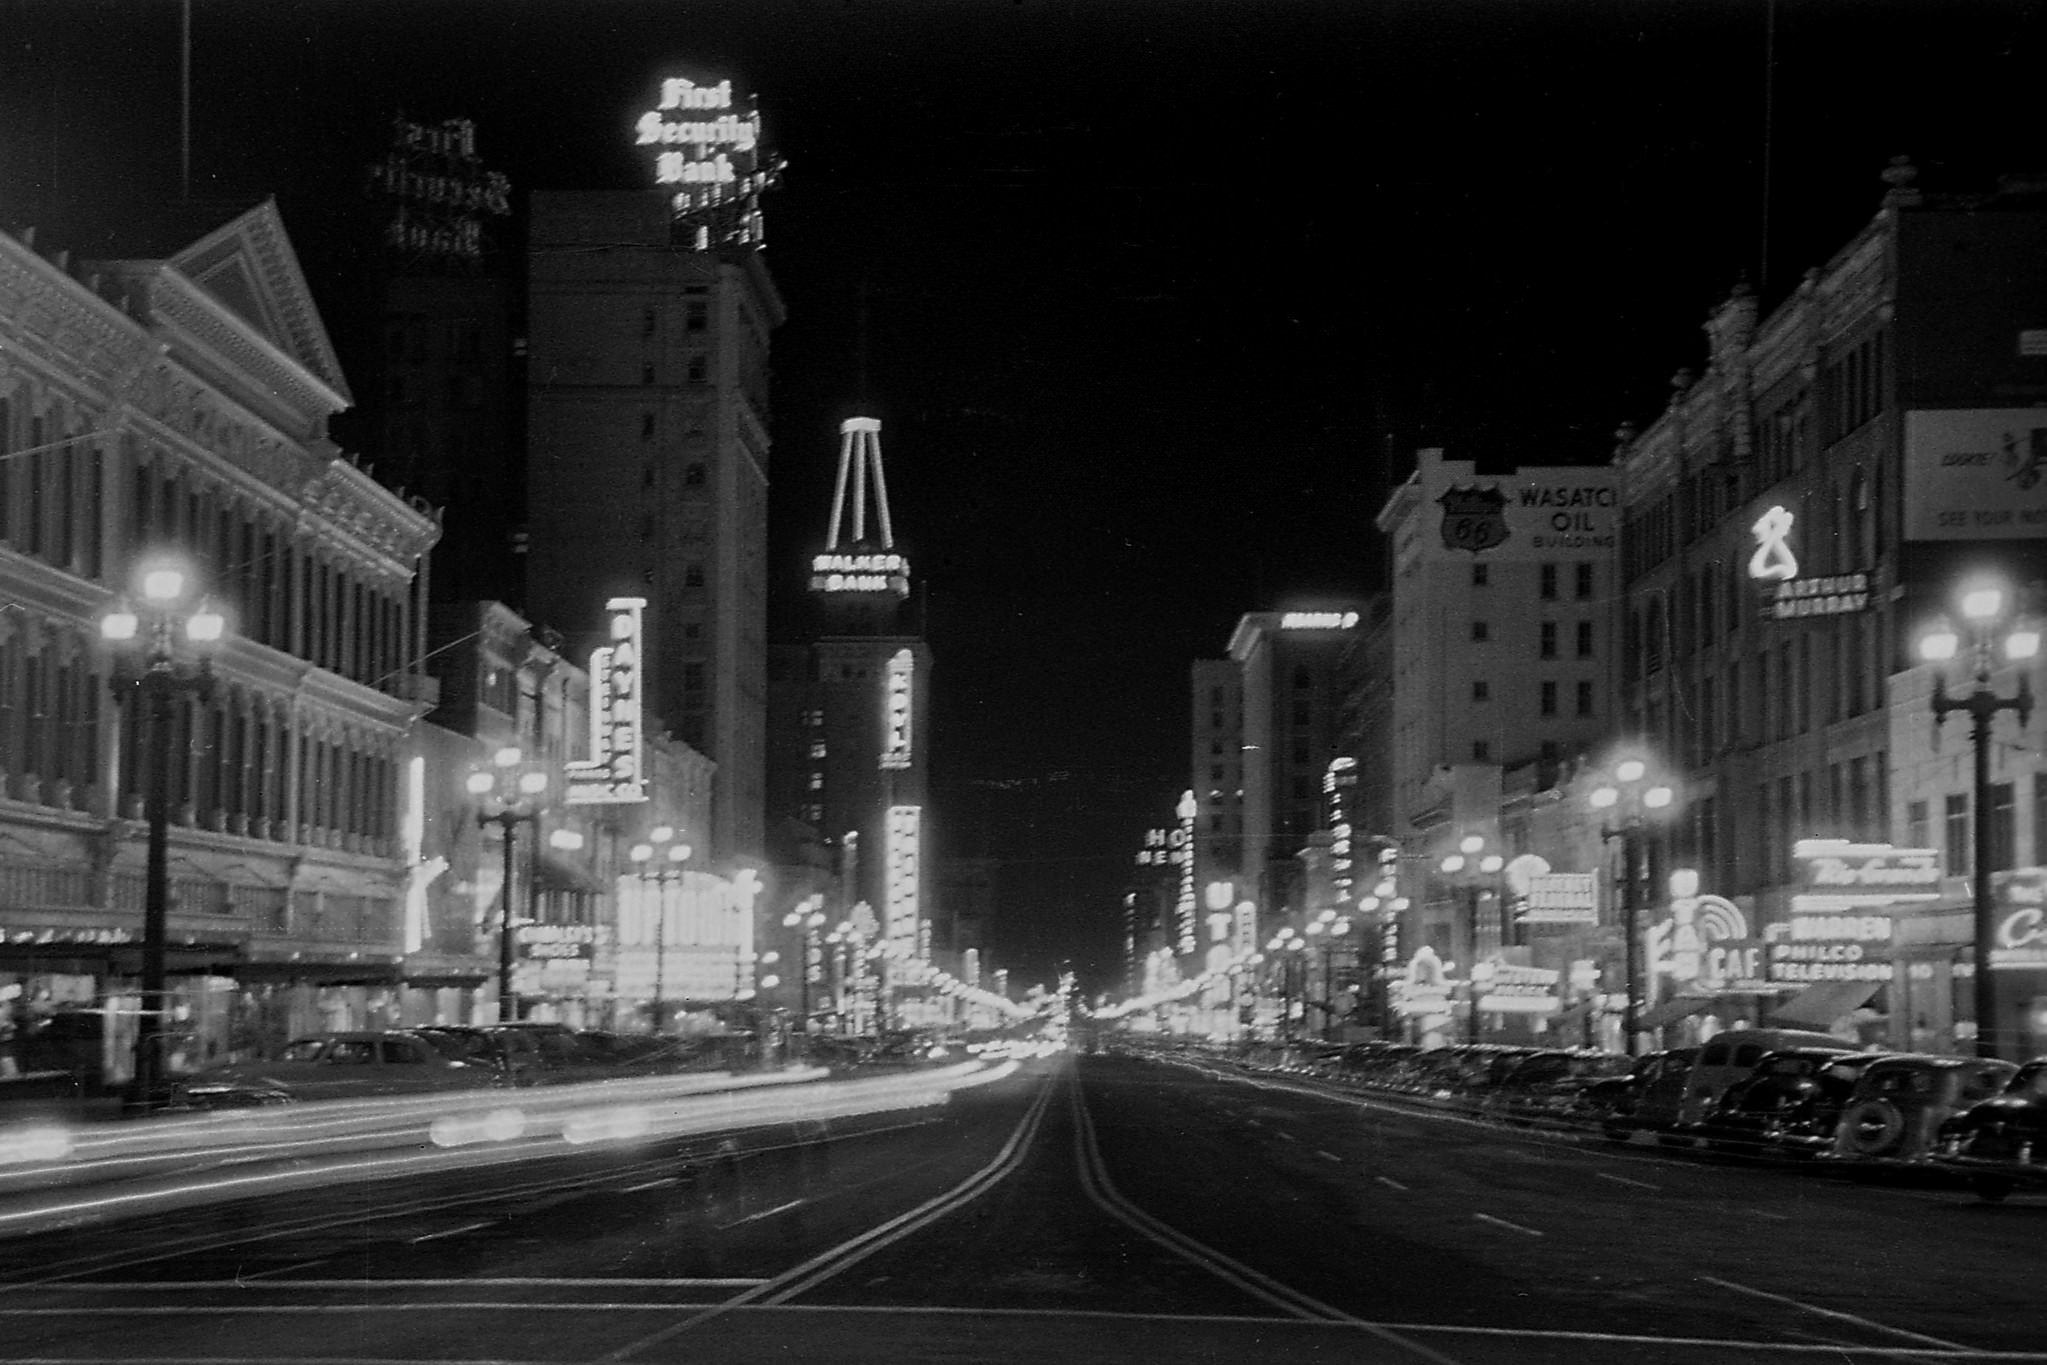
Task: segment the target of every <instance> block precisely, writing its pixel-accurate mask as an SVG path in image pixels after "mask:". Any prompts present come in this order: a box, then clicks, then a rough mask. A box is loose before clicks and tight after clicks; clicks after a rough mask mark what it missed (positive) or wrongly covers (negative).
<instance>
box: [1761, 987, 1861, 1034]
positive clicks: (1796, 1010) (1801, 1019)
mask: <svg viewBox="0 0 2047 1365" xmlns="http://www.w3.org/2000/svg"><path fill="white" fill-rule="evenodd" d="M1881 985H1883V982H1881V981H1822V982H1820V983H1818V984H1817V985H1813V986H1807V987H1806V988H1805V989H1804V990H1802V991H1800V992H1799V993H1798V994H1797V995H1794V996H1792V997H1791V998H1790V999H1789V1000H1786V1001H1785V1002H1784V1003H1783V1004H1781V1005H1779V1006H1777V1008H1776V1009H1774V1010H1771V1011H1770V1021H1771V1022H1772V1023H1775V1024H1788V1025H1791V1026H1794V1027H1802V1028H1814V1029H1819V1030H1820V1031H1821V1032H1826V1031H1828V1030H1830V1029H1832V1027H1833V1026H1834V1023H1835V1021H1837V1020H1839V1019H1840V1018H1842V1017H1843V1016H1844V1015H1849V1014H1853V1013H1854V1012H1855V1011H1856V1010H1859V1009H1861V1008H1862V1007H1863V1006H1864V1005H1866V1004H1868V1003H1869V997H1871V996H1872V995H1875V994H1876V992H1877V988H1878V987H1879V986H1881Z"/></svg>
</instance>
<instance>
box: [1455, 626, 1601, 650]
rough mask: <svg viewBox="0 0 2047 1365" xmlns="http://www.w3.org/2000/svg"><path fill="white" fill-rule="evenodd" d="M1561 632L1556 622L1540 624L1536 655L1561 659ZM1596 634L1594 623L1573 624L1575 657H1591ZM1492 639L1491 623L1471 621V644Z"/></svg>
mask: <svg viewBox="0 0 2047 1365" xmlns="http://www.w3.org/2000/svg"><path fill="white" fill-rule="evenodd" d="M1562 632H1563V626H1562V623H1560V622H1556V621H1544V622H1542V623H1541V624H1540V626H1539V627H1538V628H1537V630H1536V654H1537V655H1538V656H1539V657H1541V658H1544V659H1556V658H1561V657H1562V656H1561V654H1560V653H1559V652H1558V648H1559V647H1558V641H1559V639H1560V638H1561V637H1562ZM1596 633H1597V632H1596V624H1595V623H1594V622H1591V621H1578V622H1574V623H1573V626H1572V641H1573V645H1574V647H1575V649H1576V651H1577V657H1579V658H1581V659H1589V658H1591V657H1592V652H1593V640H1594V638H1595V636H1596ZM1492 638H1493V627H1492V623H1491V622H1489V621H1482V620H1473V621H1472V623H1471V641H1472V643H1473V644H1480V645H1482V644H1487V643H1490V642H1491V640H1492Z"/></svg>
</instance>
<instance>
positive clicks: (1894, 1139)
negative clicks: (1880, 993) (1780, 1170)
mask: <svg viewBox="0 0 2047 1365" xmlns="http://www.w3.org/2000/svg"><path fill="white" fill-rule="evenodd" d="M2017 1070H2018V1067H2017V1066H2016V1065H2015V1064H2014V1063H2012V1062H2005V1061H1999V1060H1997V1059H1996V1058H1994V1057H1948V1056H1936V1055H1932V1054H1926V1053H1899V1054H1893V1055H1891V1056H1886V1057H1880V1058H1878V1059H1877V1060H1876V1061H1874V1062H1871V1063H1870V1064H1869V1066H1868V1067H1867V1068H1865V1069H1864V1070H1863V1073H1862V1077H1861V1079H1859V1080H1857V1081H1856V1082H1855V1089H1854V1090H1853V1091H1851V1092H1850V1093H1849V1096H1848V1102H1847V1103H1846V1104H1845V1105H1843V1106H1842V1108H1841V1117H1840V1119H1839V1120H1838V1121H1837V1122H1836V1123H1835V1125H1834V1142H1833V1146H1832V1147H1831V1148H1830V1149H1829V1150H1828V1151H1827V1152H1826V1153H1824V1155H1826V1156H1828V1157H1830V1158H1832V1159H1833V1160H1835V1161H1839V1162H1842V1163H1846V1164H1848V1165H1850V1166H1853V1167H1858V1168H1861V1169H1865V1170H1867V1169H1874V1168H1880V1167H1884V1166H1905V1165H1916V1164H1926V1163H1928V1162H1929V1161H1930V1159H1931V1158H1932V1156H1933V1151H1934V1144H1935V1141H1936V1139H1937V1138H1938V1136H1939V1134H1940V1126H1941V1125H1942V1124H1943V1123H1945V1122H1947V1120H1949V1119H1950V1118H1953V1117H1954V1116H1955V1115H1956V1114H1958V1113H1960V1112H1961V1111H1962V1110H1964V1109H1967V1108H1969V1107H1970V1106H1971V1105H1974V1104H1976V1103H1978V1102H1979V1101H1982V1100H1987V1099H1989V1098H1990V1097H1991V1096H1992V1095H1995V1094H1997V1093H1998V1092H1999V1091H2000V1090H2002V1089H2004V1087H2005V1084H2006V1083H2007V1082H2008V1081H2010V1079H2011V1078H2012V1075H2013V1073H2014V1072H2016V1071H2017Z"/></svg>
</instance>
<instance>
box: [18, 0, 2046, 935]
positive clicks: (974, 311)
mask: <svg viewBox="0 0 2047 1365" xmlns="http://www.w3.org/2000/svg"><path fill="white" fill-rule="evenodd" d="M2043 8H2047V6H2043V5H2042V4H2038V3H2015V2H2007V3H1971V2H1970V0H1922V2H1920V3H1895V2H1887V0H1777V3H1776V4H1775V7H1774V23H1773V22H1772V11H1771V8H1770V7H1769V5H1768V3H1767V0H1482V2H1481V0H1327V3H1301V2H1299V0H1141V2H1140V0H1073V2H1072V3H1044V2H1043V0H1021V2H1020V3H1011V0H916V2H912V0H899V2H897V3H872V2H869V0H850V2H845V0H830V2H827V0H809V2H805V0H731V2H730V3H714V4H693V3H684V2H683V0H665V2H664V3H655V2H653V0H523V2H522V0H402V2H401V0H333V2H332V3H326V2H323V3H297V2H296V0H195V4H194V44H193V79H194V108H193V125H194V141H193V154H192V157H193V175H194V186H193V192H194V194H195V195H198V196H202V197H212V196H219V197H223V198H226V197H233V196H242V195H261V194H264V193H274V194H275V195H276V196H277V197H278V199H279V201H280V204H281V207H282V209H283V212H284V216H285V223H286V227H287V229H288V230H290V231H291V232H292V234H293V236H294V239H295V241H297V243H298V244H299V247H300V250H301V255H302V257H303V259H304V264H305V266H306V268H307V271H308V274H309V276H310V277H311V280H312V283H313V286H314V289H315V291H316V293H320V294H323V296H331V293H332V291H333V290H335V289H336V287H337V282H338V279H339V272H338V271H337V270H336V269H335V268H334V265H333V262H334V261H335V260H336V259H337V257H336V253H337V252H338V251H339V250H340V244H339V243H337V242H336V241H334V240H332V239H333V238H334V237H335V236H336V235H337V234H335V233H334V232H333V231H332V228H333V226H334V223H335V221H336V214H335V212H334V210H335V207H336V206H337V205H343V204H347V203H352V202H353V201H354V199H355V197H356V196H358V195H359V193H360V182H361V167H362V166H363V164H364V163H365V162H366V161H368V160H369V159H370V157H371V155H373V154H374V153H375V151H376V150H377V149H378V147H379V144H380V142H381V141H382V139H383V137H384V131H385V127H386V124H387V121H388V119H389V117H390V116H391V114H392V113H393V112H395V111H396V110H398V109H400V108H402V109H403V110H405V112H406V113H408V114H409V115H412V116H414V117H418V118H422V119H439V118H446V117H469V118H473V119H475V120H476V121H477V122H478V124H479V151H480V152H481V153H482V155H483V158H484V160H485V162H486V164H488V165H490V166H493V167H495V168H501V169H504V170H506V171H507V172H508V173H509V174H510V175H511V177H512V179H513V182H514V184H515V186H516V187H517V188H518V189H519V190H521V191H523V190H527V189H533V188H545V189H602V188H632V187H636V186H639V185H642V184H645V183H647V175H646V170H645V167H644V165H643V164H642V162H641V161H640V159H639V157H638V156H637V154H636V152H635V149H634V148H633V147H632V146H631V145H630V137H629V134H628V131H627V130H628V125H629V123H630V120H631V119H632V117H633V116H634V115H635V114H637V113H638V112H639V111H640V110H641V109H643V108H646V107H649V106H650V105H651V102H652V94H653V91H654V88H655V82H656V81H657V79H658V78H659V77H660V76H661V75H664V74H689V75H692V76H700V77H703V78H708V79H711V80H716V79H719V78H722V77H726V76H729V77H731V78H732V80H733V82H734V85H735V88H737V89H740V90H742V91H752V92H754V93H755V94H757V95H758V97H759V99H760V103H761V107H762V110H763V112H764V114H765V117H766V122H767V135H768V139H769V142H770V144H771V145H772V147H773V148H774V149H775V150H776V151H778V152H779V153H780V154H781V155H782V156H784V157H785V158H786V159H787V161H788V171H787V174H786V176H785V178H784V182H783V185H782V187H781V188H780V189H778V190H777V191H775V192H774V193H773V194H772V195H770V196H769V198H768V200H767V214H768V228H769V242H768V247H767V252H768V259H769V263H770V265H771V268H772V269H773V271H774V273H775V276H776V279H777V281H778V282H779V284H780V286H781V289H782V291H783V293H784V295H785V297H786V299H787V301H788V304H789V322H788V324H787V326H786V327H784V328H783V330H782V331H781V332H780V334H779V335H778V336H777V337H776V339H775V343H774V345H775V413H774V428H775V442H776V444H775V461H776V468H775V471H774V480H775V482H774V492H775V500H774V507H773V516H774V550H773V562H774V564H775V566H776V571H777V573H778V575H779V576H778V580H777V589H778V591H780V592H781V594H782V598H783V599H784V600H782V601H778V603H777V606H776V620H777V622H778V623H785V622H787V621H788V620H789V619H790V609H791V608H793V607H794V606H795V605H796V604H797V599H798V597H799V596H800V588H801V582H802V564H803V558H804V556H805V555H806V554H807V553H808V552H809V551H810V550H811V549H812V548H815V546H816V544H817V543H818V542H820V541H821V540H822V538H823V534H824V530H825V522H826V516H827V512H828V510H829V502H828V500H829V494H830V482H831V477H832V474H833V470H834V467H835V463H836V458H837V423H838V421H839V419H841V418H842V417H844V416H848V415H851V414H852V413H853V412H854V411H855V410H856V409H861V408H864V409H865V410H866V411H868V412H871V413H872V414H873V415H876V416H879V417H881V418H882V419H883V421H884V430H883V441H884V448H885V452H886V456H887V460H888V471H889V483H890V492H891V495H892V499H893V503H894V511H895V524H896V528H897V534H898V538H899V540H900V541H901V542H902V543H903V544H904V545H905V547H906V548H907V549H908V550H909V552H910V553H911V555H912V557H913V563H914V564H915V565H916V566H917V569H918V571H919V576H920V578H921V580H922V583H923V585H924V590H925V592H926V593H927V594H928V599H927V600H928V634H929V636H930V638H931V641H932V645H933V648H934V650H935V651H936V654H937V659H938V668H939V670H940V671H939V674H938V676H937V678H936V680H935V705H936V707H937V711H936V717H935V731H936V733H935V735H934V736H933V748H934V762H935V763H936V765H937V773H936V776H937V782H936V787H937V792H936V797H935V803H936V805H937V810H936V812H935V813H934V814H935V818H936V819H937V820H938V821H939V822H941V824H942V826H943V827H944V828H945V829H946V831H947V832H948V835H949V843H950V845H951V847H952V848H953V849H954V850H955V851H957V852H962V853H972V854H987V855H993V856H998V857H1002V858H1004V859H1007V860H1010V861H1011V868H1010V871H1009V873H1008V874H1007V883H1006V893H1005V904H1004V915H1005V918H1004V923H1003V925H1002V926H1001V928H1000V930H999V932H998V953H999V954H1000V956H1002V957H1003V958H1005V959H1007V960H1008V961H1009V962H1010V963H1011V964H1012V965H1014V966H1016V967H1018V968H1019V969H1020V973H1036V972H1040V971H1043V970H1045V969H1047V968H1048V966H1049V964H1051V963H1052V962H1053V961H1055V960H1057V959H1060V958H1065V957H1069V956H1070V957H1072V958H1074V959H1075V960H1076V961H1078V962H1079V963H1080V965H1082V966H1083V968H1086V967H1089V966H1107V965H1109V963H1110V962H1111V960H1112V953H1113V948H1114V926H1115V918H1116V900H1117V895H1118V893H1119V891H1120V889H1121V886H1122V883H1123V880H1124V877H1125V874H1126V872H1127V870H1128V869H1129V867H1130V858H1131V854H1132V853H1133V852H1134V850H1135V847H1136V841H1137V838H1138V836H1139V833H1140V831H1141V830H1142V829H1143V828H1144V827H1145V826H1147V825H1151V824H1159V823H1164V822H1165V820H1166V819H1167V817H1168V813H1169V811H1170V808H1171V805H1172V802H1173V800H1174V798H1175V797H1176V795H1177V793H1178V791H1179V789H1180V787H1181V786H1182V785H1184V782H1185V772H1186V748H1187V738H1186V735H1187V682H1186V678H1187V664H1188V662H1189V660H1191V659H1193V658H1195V657H1201V656H1215V655H1219V654H1220V653H1221V652H1222V650H1223V648H1224V646H1225V644H1226V641H1227V638H1228V633H1229V629H1230V627H1231V625H1232V624H1233V622H1234V621H1235V619H1236V618H1237V616H1238V615H1239V614H1241V613H1243V612H1245V611H1251V610H1259V609H1263V608H1267V607H1273V606H1279V605H1284V604H1287V603H1291V602H1295V601H1301V600H1307V599H1311V598H1313V597H1315V596H1316V595H1317V594H1321V595H1325V596H1326V595H1329V594H1355V593H1359V592H1363V591H1366V590H1369V589H1371V588H1372V587H1375V586H1377V585H1378V583H1379V581H1380V577H1381V558H1382V547H1381V545H1380V543H1379V540H1378V537H1377V535H1376V533H1375V532H1374V531H1373V530H1372V526H1371V521H1372V516H1373V513H1374V512H1375V511H1376V510H1377V508H1378V506H1379V504H1380V502H1381V501H1382V500H1383V497H1384V495H1385V492H1386V489H1387V487H1388V486H1389V482H1394V481H1397V480H1398V479H1399V478H1402V477H1404V476H1405V474H1406V471H1407V468H1408V467H1409V465H1410V463H1411V460H1412V451H1413V450H1414V449H1415V448H1416V447H1418V446H1424V445H1442V446H1445V447H1447V448H1448V450H1449V452H1450V454H1452V455H1453V456H1476V457H1478V458H1480V459H1483V460H1487V461H1504V462H1515V461H1518V462H1522V463H1583V462H1599V461H1602V460H1604V459H1605V458H1606V457H1607V456H1608V455H1609V454H1610V452H1611V450H1612V445H1613V438H1612V433H1613V431H1614V429H1615V427H1616V426H1617V425H1618V424H1619V423H1620V422H1621V421H1622V420H1623V419H1630V418H1631V419H1634V420H1636V421H1640V422H1646V421H1647V420H1649V419H1651V418H1652V417H1653V416H1654V415H1655V414H1656V412H1657V411H1659V410H1660V408H1661V406H1662V403H1663V401H1664V398H1665V396H1666V395H1667V394H1668V392H1669V380H1670V376H1671V375H1672V373H1673V372H1674V371H1676V370H1677V369H1679V368H1680V367H1682V366H1687V365H1698V364H1699V363H1700V362H1701V338H1700V334H1699V330H1698V328H1699V324H1700V322H1701V320H1702V319H1703V317H1704V315H1705V312H1706V310H1707V309H1708V308H1709V307H1710V306H1711V305H1712V304H1714V303H1715V302H1716V301H1718V300H1720V299H1722V298H1724V297H1725V296H1726V294H1727V292H1728V291H1729V289H1730V288H1731V287H1732V286H1733V285H1734V284H1735V283H1736V281H1737V280H1740V279H1743V278H1746V279H1747V280H1748V281H1750V282H1751V283H1752V284H1755V285H1757V286H1759V287H1760V289H1761V290H1762V293H1763V296H1764V302H1765V305H1766V306H1768V305H1769V304H1772V303H1774V302H1775V301H1776V300H1777V299H1778V298H1780V297H1781V296H1782V294H1783V293H1784V291H1786V290H1787V289H1789V288H1790V287H1792V286H1794V285H1795V284H1796V283H1797V280H1798V278H1799V276H1800V275H1801V274H1802V273H1803V272H1804V271H1805V270H1806V269H1807V268H1809V267H1811V266H1814V265H1817V264H1819V263H1820V262H1821V261H1822V260H1823V259H1824V258H1825V257H1826V256H1827V255H1828V254H1829V253H1830V252H1831V251H1832V250H1834V249H1835V248H1836V247H1838V246H1839V245H1840V244H1842V243H1843V242H1844V241H1845V240H1846V238H1847V237H1848V236H1849V235H1850V234H1852V233H1853V232H1854V231H1855V230H1856V229H1857V228H1858V227H1859V226H1860V225H1861V224H1862V223H1863V222H1865V221H1866V220H1867V218H1868V217H1869V215H1870V214H1871V213H1872V212H1874V210H1875V209H1876V207H1877V204H1878V200H1879V198H1880V196H1881V193H1882V190H1883V185H1882V183H1881V182H1880V180H1879V179H1878V176H1879V173H1880V172H1881V171H1882V170H1883V168H1884V166H1885V165H1886V163H1887V162H1888V161H1889V159H1890V158H1891V157H1893V156H1896V155H1899V154H1909V155H1910V156H1911V157H1912V158H1913V161H1914V163H1915V164H1916V165H1918V166H1919V167H1920V168H1921V171H1922V175H1921V179H1920V185H1921V187H1922V188H1927V189H1931V190H1939V189H1943V188H1947V189H1955V190H1963V191H1979V190H1984V189H1988V188H1989V187H1990V186H1991V183H1992V181H1993V180H1994V178H1995V176H1996V175H1997V174H1998V173H1999V172H2002V171H2012V170H2020V169H2026V170H2039V169H2042V168H2047V145H2043V142H2047V139H2043V137H2042V131H2041V130H2042V129H2043V128H2047V118H2043V116H2042V112H2041V107H2040V90H2041V86H2042V73H2043V71H2047V17H2043ZM1773 28H1774V35H1772V29H1773ZM177 34H178V7H177V5H176V3H174V0H119V3H113V2H111V0H0V221H5V222H7V223H9V224H11V225H12V224H20V223H23V222H32V221H37V220H38V219H47V218H52V217H55V216H56V215H58V214H60V213H61V214H66V215H71V214H77V213H80V212H85V213H93V212H102V211H103V212H108V213H115V212H119V211H120V206H121V205H122V204H123V203H124V202H127V201H129V200H131V199H134V198H140V197H149V196H157V197H168V196H171V195H174V194H175V192H176V189H177V169H178V151H177V147H178V142H177V137H178V98H177V73H178V39H177ZM1771 54H1774V71H1775V79H1774V81H1773V82H1771V81H1766V79H1765V74H1766V71H1767V70H1770V69H1771V65H1770V62H1769V61H1768V58H1769V56H1770V55H1771ZM1766 149H1767V150H1766ZM1766 186H1767V194H1766ZM863 296H864V297H865V298H866V299H867V304H866V307H865V309H864V310H863V309H862V308H861V306H860V305H859V302H858V300H859V299H861V298H862V297H863ZM324 301H325V297H323V302H324ZM863 311H864V315H865V317H866V319H867V322H866V326H865V327H864V329H863V328H862V326H861V325H860V323H859V319H860V317H861V316H862V314H863ZM863 335H864V337H865V342H864V345H863V343H862V340H861V338H862V336H863ZM863 356H864V362H863ZM343 363H344V366H347V365H349V363H350V357H348V356H347V355H345V354H344V356H343ZM351 377H352V378H354V379H355V380H356V382H357V383H358V384H360V383H361V382H363V376H362V375H361V373H360V368H359V366H358V367H357V368H356V369H353V370H351ZM863 377H864V381H865V382H864V392H863V383H862V380H863Z"/></svg>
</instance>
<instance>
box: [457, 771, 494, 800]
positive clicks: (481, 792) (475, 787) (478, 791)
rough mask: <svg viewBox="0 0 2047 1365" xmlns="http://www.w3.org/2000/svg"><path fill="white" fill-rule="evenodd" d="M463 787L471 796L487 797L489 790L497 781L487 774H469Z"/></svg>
mask: <svg viewBox="0 0 2047 1365" xmlns="http://www.w3.org/2000/svg"><path fill="white" fill-rule="evenodd" d="M463 785H464V786H466V787H468V788H469V794H470V795H471V796H488V795H490V789H491V788H492V787H495V786H496V785H497V779H496V778H494V777H492V776H491V775H490V774H489V773H471V774H469V777H468V778H467V780H466V781H465V782H464V783H463Z"/></svg>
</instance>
